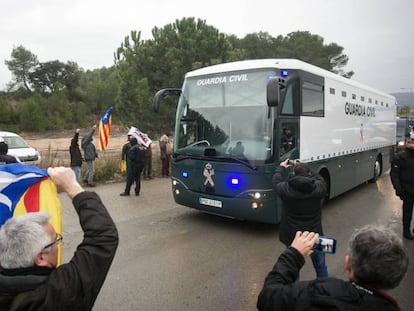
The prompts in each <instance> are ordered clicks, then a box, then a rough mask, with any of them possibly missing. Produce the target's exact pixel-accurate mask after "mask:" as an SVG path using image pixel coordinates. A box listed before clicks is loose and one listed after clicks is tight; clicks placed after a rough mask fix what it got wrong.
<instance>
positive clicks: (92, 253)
mask: <svg viewBox="0 0 414 311" xmlns="http://www.w3.org/2000/svg"><path fill="white" fill-rule="evenodd" d="M73 204H74V206H75V209H76V212H77V213H78V214H79V220H80V225H81V227H82V229H83V232H84V237H83V241H82V243H81V244H80V245H79V246H78V247H77V249H76V252H75V254H74V256H73V258H72V259H71V260H70V262H68V263H66V264H63V265H61V266H59V267H58V268H55V269H48V268H39V267H33V268H29V269H23V270H21V269H16V270H12V271H11V270H2V271H0V288H1V290H0V310H1V311H3V310H9V306H10V304H11V302H12V299H13V298H14V296H15V295H17V294H18V293H20V292H26V291H27V294H26V295H25V296H24V298H23V299H22V301H21V302H20V304H19V307H18V309H16V310H22V311H23V310H25V311H31V310H33V311H34V310H36V311H37V310H54V311H58V310H91V309H92V307H93V305H94V303H95V300H96V297H97V296H98V294H99V291H100V289H101V287H102V284H103V282H104V281H105V278H106V275H107V273H108V270H109V267H110V266H111V263H112V260H113V258H114V256H115V251H116V249H117V246H118V232H117V229H116V226H115V224H114V222H113V220H112V218H111V216H110V215H109V213H108V212H107V210H106V208H105V206H104V205H103V203H102V201H101V200H100V199H99V197H98V195H97V194H96V193H94V192H86V191H85V192H82V193H80V194H78V195H76V196H75V197H74V199H73ZM19 270H20V271H19Z"/></svg>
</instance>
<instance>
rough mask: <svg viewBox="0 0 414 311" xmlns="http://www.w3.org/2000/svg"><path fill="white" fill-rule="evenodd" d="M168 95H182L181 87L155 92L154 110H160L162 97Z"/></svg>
mask: <svg viewBox="0 0 414 311" xmlns="http://www.w3.org/2000/svg"><path fill="white" fill-rule="evenodd" d="M168 95H175V96H180V95H181V89H174V88H168V89H162V90H159V91H158V92H157V93H156V94H155V96H154V101H153V102H152V110H153V111H154V112H158V111H160V103H161V99H163V98H164V97H166V96H168Z"/></svg>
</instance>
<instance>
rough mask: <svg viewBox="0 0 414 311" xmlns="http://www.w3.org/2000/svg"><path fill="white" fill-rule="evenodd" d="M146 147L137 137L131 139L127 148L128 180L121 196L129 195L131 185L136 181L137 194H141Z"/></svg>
mask: <svg viewBox="0 0 414 311" xmlns="http://www.w3.org/2000/svg"><path fill="white" fill-rule="evenodd" d="M144 157H145V148H144V147H143V146H141V145H139V144H138V141H137V139H136V138H135V137H131V139H130V140H129V146H128V148H127V154H126V161H127V181H126V185H125V191H124V192H122V193H120V196H128V195H129V192H130V190H131V186H132V184H133V183H134V181H135V195H136V196H139V194H140V191H141V173H142V170H143V169H144Z"/></svg>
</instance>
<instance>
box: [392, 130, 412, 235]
mask: <svg viewBox="0 0 414 311" xmlns="http://www.w3.org/2000/svg"><path fill="white" fill-rule="evenodd" d="M390 177H391V182H392V185H393V187H394V189H395V193H396V195H397V196H398V197H400V199H401V200H402V201H403V205H402V223H403V236H404V238H406V239H408V240H414V236H413V235H412V234H411V232H410V226H411V219H412V216H413V205H414V137H410V138H409V139H408V140H407V143H406V145H405V148H404V149H403V150H402V151H401V152H399V153H398V154H397V155H396V156H395V157H394V159H393V161H392V164H391V173H390Z"/></svg>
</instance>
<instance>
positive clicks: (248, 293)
mask: <svg viewBox="0 0 414 311" xmlns="http://www.w3.org/2000/svg"><path fill="white" fill-rule="evenodd" d="M123 187H124V184H107V185H99V186H98V187H97V188H96V192H98V193H99V195H100V196H101V197H102V199H103V201H104V202H105V203H106V205H107V207H108V209H109V211H110V213H111V215H112V216H113V218H114V220H115V222H116V223H117V226H118V229H119V233H120V245H119V248H118V252H117V255H116V257H115V260H114V263H113V265H112V268H111V270H110V273H109V275H108V277H107V280H106V282H105V284H104V287H103V288H102V291H101V293H100V295H99V297H98V300H97V301H96V304H95V308H94V310H98V311H106V310H108V311H109V310H110V311H112V310H117V311H123V310H156V311H164V310H168V311H175V310H177V311H178V310H180V311H186V310H203V311H204V310H206V311H220V310H242V311H244V310H256V307H255V305H256V299H257V295H258V293H259V291H260V289H261V287H262V284H263V280H264V277H265V275H266V274H267V272H268V271H269V270H270V268H271V267H272V266H273V264H274V262H275V260H276V258H277V256H278V254H280V252H281V251H282V250H283V249H284V247H283V246H282V245H281V243H280V242H279V240H278V226H274V225H273V226H272V225H263V224H257V223H251V222H243V221H236V220H232V219H226V218H222V217H217V216H212V215H207V214H204V213H200V212H198V211H194V210H191V209H188V208H185V207H181V206H179V205H177V204H175V203H174V201H173V199H172V195H171V191H170V181H169V180H168V179H161V178H157V179H154V180H151V181H143V182H142V194H141V196H139V197H135V196H131V197H119V193H120V192H122V190H123ZM60 197H61V200H62V204H63V228H64V230H63V235H64V241H65V243H64V249H63V252H64V254H63V261H64V262H65V261H67V260H68V259H70V257H71V256H72V254H73V251H74V249H75V248H76V245H77V244H78V243H79V241H80V240H81V237H82V233H81V230H80V227H79V224H78V220H77V217H76V215H75V213H74V211H73V208H71V203H70V202H69V200H68V199H67V197H66V196H65V195H64V194H61V195H60ZM400 205H401V204H400V201H399V200H398V199H397V198H396V197H395V196H394V192H393V190H392V188H391V185H390V182H389V176H388V175H386V176H384V177H382V178H380V179H379V181H378V182H377V184H366V185H362V186H360V187H358V188H356V189H354V190H352V191H351V192H349V193H347V194H345V195H343V196H341V197H339V198H337V199H335V200H333V201H331V202H330V204H329V205H328V206H326V207H325V208H324V210H323V221H324V229H325V234H327V235H329V236H332V237H335V238H337V239H338V249H337V254H335V255H329V256H328V258H327V263H328V268H329V272H330V274H331V275H332V276H338V277H341V278H345V273H344V268H343V259H344V256H345V254H346V250H347V243H346V241H347V240H348V237H349V235H350V233H351V232H352V231H353V229H354V228H355V227H360V226H362V225H364V224H367V223H378V224H388V225H390V226H392V227H393V228H395V230H396V231H397V232H398V233H401V226H400V218H401V206H400ZM405 243H406V245H407V248H408V249H409V252H410V254H411V255H412V258H413V259H412V262H413V263H411V265H410V270H409V273H408V276H407V278H406V279H405V280H404V282H403V283H402V285H401V286H400V287H399V288H398V289H397V290H394V291H393V292H392V295H393V296H394V297H395V298H396V299H397V300H398V301H399V302H400V305H401V307H402V309H403V310H412V309H413V306H414V302H413V301H414V300H413V299H412V298H410V295H412V289H413V288H414V268H413V267H414V242H412V241H407V242H405ZM311 266H312V265H311V263H310V260H308V261H307V263H306V264H305V267H304V268H303V270H302V273H301V279H310V278H313V277H314V272H313V269H312V267H311Z"/></svg>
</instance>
